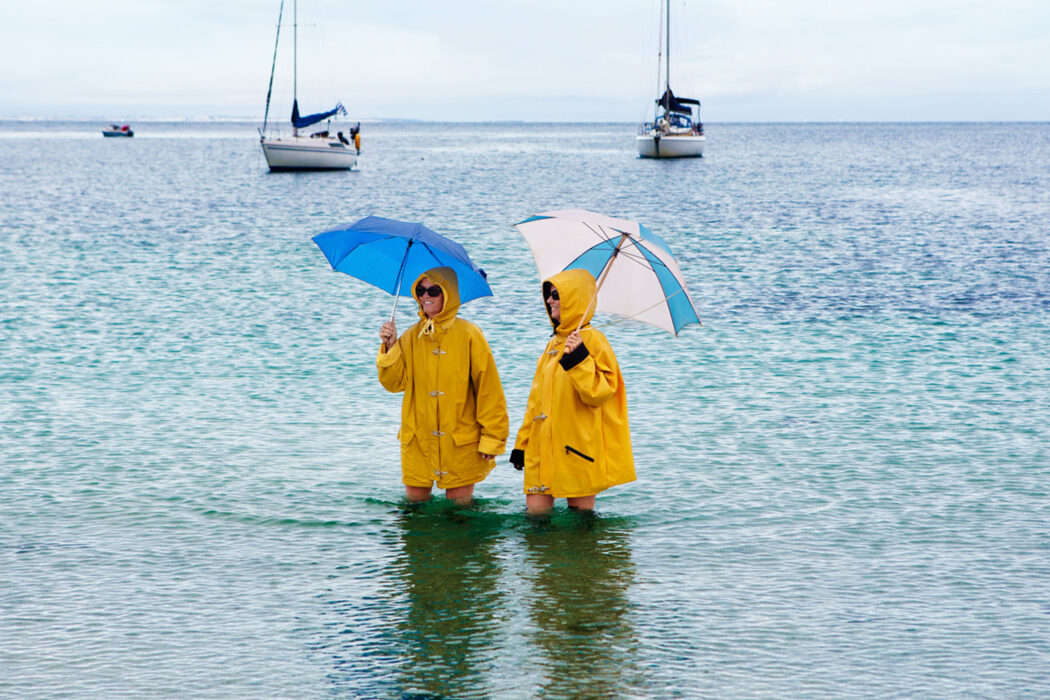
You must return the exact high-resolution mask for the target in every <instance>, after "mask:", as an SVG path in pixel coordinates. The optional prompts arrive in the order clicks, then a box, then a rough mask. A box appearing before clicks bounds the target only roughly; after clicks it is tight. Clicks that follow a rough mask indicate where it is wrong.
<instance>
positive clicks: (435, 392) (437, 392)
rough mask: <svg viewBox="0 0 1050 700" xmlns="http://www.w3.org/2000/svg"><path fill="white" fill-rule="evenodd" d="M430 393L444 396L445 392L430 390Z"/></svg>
mask: <svg viewBox="0 0 1050 700" xmlns="http://www.w3.org/2000/svg"><path fill="white" fill-rule="evenodd" d="M430 395H431V396H444V395H445V392H443V391H432V392H430Z"/></svg>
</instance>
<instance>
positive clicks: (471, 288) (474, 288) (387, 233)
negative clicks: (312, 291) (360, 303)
mask: <svg viewBox="0 0 1050 700" xmlns="http://www.w3.org/2000/svg"><path fill="white" fill-rule="evenodd" d="M313 241H314V243H316V244H317V247H318V248H320V249H321V252H322V253H324V254H325V257H326V258H328V262H329V264H330V265H331V266H332V269H333V270H338V271H339V272H345V273H346V274H348V275H350V276H351V277H356V278H357V279H359V280H363V281H365V282H368V283H369V284H371V285H374V286H376V287H379V288H380V289H382V290H383V291H385V292H387V293H389V294H393V295H394V310H395V311H396V310H397V297H411V296H412V289H411V288H410V286H409V285H411V284H412V282H413V281H414V280H415V279H416V278H417V277H419V276H420V275H421V274H423V273H424V272H426V271H427V270H429V269H431V268H434V267H451V268H452V269H453V270H455V271H456V276H457V277H458V278H459V300H460V302H462V303H466V302H468V301H471V300H472V299H477V298H478V297H485V296H492V290H491V289H490V288H489V283H488V282H487V281H486V280H485V278H486V275H485V271H484V270H482V269H481V268H480V267H478V266H477V265H475V264H474V263H473V262H472V261H471V259H470V256H468V255H467V251H466V250H465V249H464V248H463V246H461V245H460V244H459V243H456V242H455V241H453V240H450V239H448V238H445V237H444V236H442V235H441V234H438V233H434V232H433V231H431V230H430V229H428V228H427V227H426V226H424V225H423V224H413V223H408V222H407V221H395V220H393V219H384V218H382V217H378V216H366V217H365V218H363V219H361V220H360V221H358V222H357V223H354V224H347V225H343V226H339V227H337V228H334V229H332V230H331V231H325V232H324V233H319V234H317V235H316V236H314V237H313ZM392 317H393V314H391V318H392Z"/></svg>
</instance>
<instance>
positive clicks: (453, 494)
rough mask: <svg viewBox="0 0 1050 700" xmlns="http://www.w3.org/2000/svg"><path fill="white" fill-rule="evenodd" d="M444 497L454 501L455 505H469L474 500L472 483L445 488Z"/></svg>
mask: <svg viewBox="0 0 1050 700" xmlns="http://www.w3.org/2000/svg"><path fill="white" fill-rule="evenodd" d="M445 498H447V499H448V500H450V501H455V503H456V505H457V506H469V505H470V504H471V503H473V502H474V484H467V485H466V486H457V487H456V488H454V489H445Z"/></svg>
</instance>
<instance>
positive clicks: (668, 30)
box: [664, 0, 671, 90]
mask: <svg viewBox="0 0 1050 700" xmlns="http://www.w3.org/2000/svg"><path fill="white" fill-rule="evenodd" d="M665 19H666V22H667V25H666V29H665V32H666V36H667V38H666V39H665V45H666V47H667V80H665V81H664V88H665V89H667V90H670V89H671V0H667V14H666V16H665Z"/></svg>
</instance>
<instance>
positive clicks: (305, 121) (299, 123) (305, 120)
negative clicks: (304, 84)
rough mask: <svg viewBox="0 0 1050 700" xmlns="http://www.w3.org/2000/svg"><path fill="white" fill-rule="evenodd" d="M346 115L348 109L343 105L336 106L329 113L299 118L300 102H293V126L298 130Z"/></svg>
mask: <svg viewBox="0 0 1050 700" xmlns="http://www.w3.org/2000/svg"><path fill="white" fill-rule="evenodd" d="M340 113H341V114H346V108H345V107H343V105H342V103H338V104H336V106H335V107H333V108H332V109H330V110H328V111H327V112H320V113H318V114H308V115H306V116H305V117H300V116H299V100H293V101H292V126H294V127H295V128H296V129H302V128H303V127H304V126H310V125H311V124H316V123H317V122H319V121H324V120H325V119H328V117H331V116H334V115H336V114H340Z"/></svg>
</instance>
